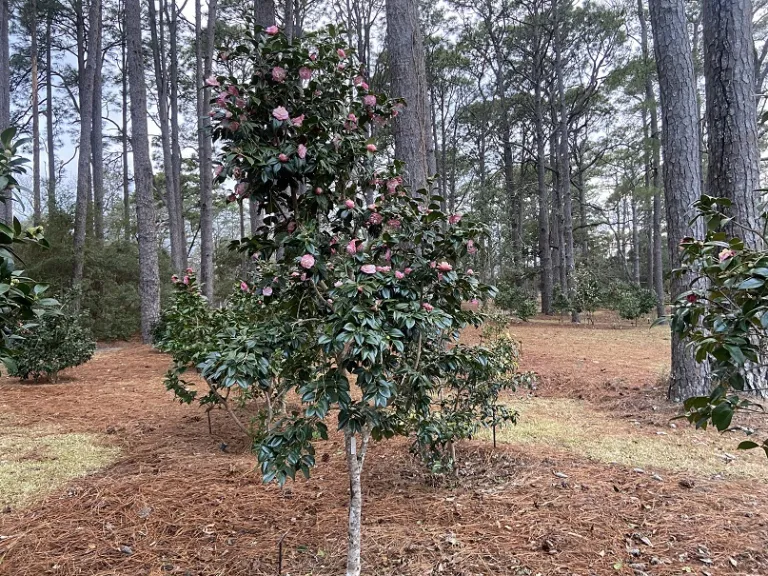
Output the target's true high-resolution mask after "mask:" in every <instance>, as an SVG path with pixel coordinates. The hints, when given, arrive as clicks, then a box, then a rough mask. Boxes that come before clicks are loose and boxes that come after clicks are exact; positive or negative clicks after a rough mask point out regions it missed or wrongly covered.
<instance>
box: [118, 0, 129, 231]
mask: <svg viewBox="0 0 768 576" xmlns="http://www.w3.org/2000/svg"><path fill="white" fill-rule="evenodd" d="M124 9H125V8H124ZM126 14H127V13H126V12H124V13H123V38H122V42H121V45H120V50H121V56H122V67H121V70H122V73H123V74H122V76H123V86H122V105H123V106H122V107H123V110H122V112H123V131H122V134H121V135H120V136H121V138H120V140H121V144H122V149H123V159H122V160H123V237H124V238H125V241H126V242H128V241H130V239H131V190H130V186H129V179H128V178H129V175H128V46H127V35H126V31H125V21H126V20H127V16H126Z"/></svg>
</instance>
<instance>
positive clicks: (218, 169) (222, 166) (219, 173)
mask: <svg viewBox="0 0 768 576" xmlns="http://www.w3.org/2000/svg"><path fill="white" fill-rule="evenodd" d="M223 170H224V165H223V164H219V165H218V166H216V170H214V174H215V175H216V176H221V172H222V171H223Z"/></svg>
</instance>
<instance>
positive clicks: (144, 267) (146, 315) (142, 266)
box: [125, 0, 160, 342]
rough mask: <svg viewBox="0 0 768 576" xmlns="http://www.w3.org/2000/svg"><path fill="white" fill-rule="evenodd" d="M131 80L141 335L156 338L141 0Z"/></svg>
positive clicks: (131, 10) (129, 7)
mask: <svg viewBox="0 0 768 576" xmlns="http://www.w3.org/2000/svg"><path fill="white" fill-rule="evenodd" d="M125 8H126V13H127V14H130V15H132V16H131V17H129V18H126V23H125V27H126V36H127V44H128V46H127V52H128V54H127V60H128V79H129V84H130V96H131V128H132V131H131V142H132V144H133V176H134V183H135V190H136V222H137V226H138V236H139V295H140V297H141V336H142V339H143V340H144V342H149V341H150V340H151V338H152V329H153V328H154V325H155V323H156V322H157V319H158V317H159V315H160V277H159V274H160V273H159V267H158V257H157V231H156V215H155V202H154V193H153V184H152V160H151V158H150V155H149V134H148V131H147V93H146V85H145V83H144V82H145V81H144V58H143V52H142V41H141V18H140V14H141V6H140V4H139V0H126V3H125Z"/></svg>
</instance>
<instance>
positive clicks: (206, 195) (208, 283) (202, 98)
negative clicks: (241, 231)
mask: <svg viewBox="0 0 768 576" xmlns="http://www.w3.org/2000/svg"><path fill="white" fill-rule="evenodd" d="M200 2H201V0H195V30H196V33H197V38H198V41H197V54H196V56H197V87H198V88H197V89H198V99H197V111H198V114H197V117H198V121H199V125H198V133H197V137H198V146H199V152H198V155H199V164H200V280H201V284H202V288H203V294H204V295H205V297H206V298H208V301H209V302H212V301H213V172H212V166H211V155H212V144H211V134H210V130H211V120H210V117H209V116H208V110H209V109H210V104H209V102H210V99H211V93H210V89H209V88H208V87H204V86H205V81H204V79H205V78H207V77H208V76H209V75H210V74H211V69H212V68H213V41H214V31H215V28H216V3H217V0H209V3H208V22H207V25H206V31H205V36H204V37H203V31H202V25H203V15H202V7H201V3H200ZM203 48H204V49H205V51H204V52H203Z"/></svg>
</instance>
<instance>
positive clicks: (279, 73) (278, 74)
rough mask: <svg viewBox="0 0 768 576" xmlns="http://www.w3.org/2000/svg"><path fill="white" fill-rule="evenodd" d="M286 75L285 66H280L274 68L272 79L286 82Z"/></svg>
mask: <svg viewBox="0 0 768 576" xmlns="http://www.w3.org/2000/svg"><path fill="white" fill-rule="evenodd" d="M286 75H287V73H286V71H285V68H280V66H275V67H274V68H272V80H274V81H275V82H285V77H286Z"/></svg>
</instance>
